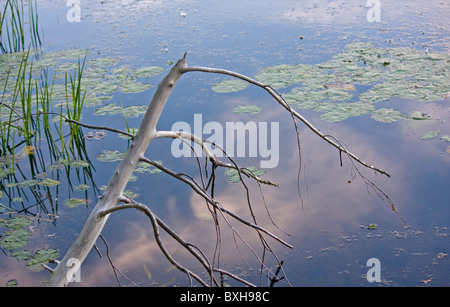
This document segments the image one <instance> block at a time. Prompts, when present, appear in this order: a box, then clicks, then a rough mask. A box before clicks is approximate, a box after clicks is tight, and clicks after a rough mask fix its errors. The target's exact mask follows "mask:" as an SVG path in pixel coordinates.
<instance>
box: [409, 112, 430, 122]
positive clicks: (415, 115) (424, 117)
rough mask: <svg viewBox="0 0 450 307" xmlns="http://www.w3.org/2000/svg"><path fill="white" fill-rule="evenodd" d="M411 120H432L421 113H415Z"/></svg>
mask: <svg viewBox="0 0 450 307" xmlns="http://www.w3.org/2000/svg"><path fill="white" fill-rule="evenodd" d="M409 118H410V119H414V120H429V119H431V116H430V115H428V114H424V113H421V112H419V111H414V112H413V113H412V114H411V116H410V117H409Z"/></svg>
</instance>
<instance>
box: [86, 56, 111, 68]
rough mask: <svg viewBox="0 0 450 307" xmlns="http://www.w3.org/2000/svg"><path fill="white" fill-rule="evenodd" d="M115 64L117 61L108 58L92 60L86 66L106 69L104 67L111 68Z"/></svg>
mask: <svg viewBox="0 0 450 307" xmlns="http://www.w3.org/2000/svg"><path fill="white" fill-rule="evenodd" d="M116 64H117V60H116V59H114V58H109V57H106V58H98V59H93V60H90V61H89V62H88V66H95V67H106V66H113V65H116Z"/></svg>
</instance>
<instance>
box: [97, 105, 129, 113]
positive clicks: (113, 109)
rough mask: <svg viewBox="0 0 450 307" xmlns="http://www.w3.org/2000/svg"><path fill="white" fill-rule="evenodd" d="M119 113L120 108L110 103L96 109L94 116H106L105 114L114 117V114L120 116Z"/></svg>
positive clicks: (120, 111)
mask: <svg viewBox="0 0 450 307" xmlns="http://www.w3.org/2000/svg"><path fill="white" fill-rule="evenodd" d="M121 113H122V108H121V107H119V106H118V105H117V104H115V103H110V104H107V105H105V106H103V107H99V108H96V109H95V110H94V114H95V115H106V114H109V115H115V114H121Z"/></svg>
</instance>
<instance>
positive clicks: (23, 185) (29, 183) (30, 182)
mask: <svg viewBox="0 0 450 307" xmlns="http://www.w3.org/2000/svg"><path fill="white" fill-rule="evenodd" d="M38 183H39V182H38V181H37V180H35V179H28V180H24V181H22V182H19V187H21V188H29V187H32V186H35V185H36V184H38Z"/></svg>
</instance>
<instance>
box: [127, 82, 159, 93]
mask: <svg viewBox="0 0 450 307" xmlns="http://www.w3.org/2000/svg"><path fill="white" fill-rule="evenodd" d="M152 86H153V85H152V84H147V83H142V82H139V81H126V82H123V83H121V84H120V88H121V90H122V92H125V93H139V92H142V91H145V90H146V89H148V88H150V87H152Z"/></svg>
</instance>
